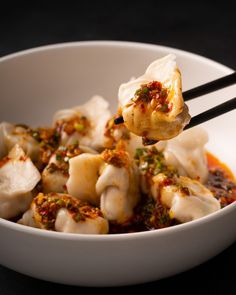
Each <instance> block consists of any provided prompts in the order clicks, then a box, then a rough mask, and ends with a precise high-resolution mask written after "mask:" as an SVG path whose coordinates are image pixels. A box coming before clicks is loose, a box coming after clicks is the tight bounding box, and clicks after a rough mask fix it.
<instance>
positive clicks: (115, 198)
mask: <svg viewBox="0 0 236 295" xmlns="http://www.w3.org/2000/svg"><path fill="white" fill-rule="evenodd" d="M102 156H103V159H104V160H105V162H106V165H105V167H104V168H103V170H102V173H101V176H100V177H99V178H98V181H97V183H96V192H97V193H98V195H100V196H101V199H100V208H101V211H102V213H103V214H104V216H105V217H106V218H107V219H108V220H110V221H115V222H117V223H123V222H125V221H127V220H128V219H129V218H131V217H132V215H133V209H134V207H135V206H136V205H137V203H138V201H139V191H138V178H137V171H136V169H135V167H134V166H133V165H132V162H131V161H130V157H129V156H128V153H127V152H125V151H122V150H121V151H119V150H117V151H116V150H105V151H104V152H103V155H102Z"/></svg>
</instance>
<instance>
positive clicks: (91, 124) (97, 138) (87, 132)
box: [53, 96, 111, 149]
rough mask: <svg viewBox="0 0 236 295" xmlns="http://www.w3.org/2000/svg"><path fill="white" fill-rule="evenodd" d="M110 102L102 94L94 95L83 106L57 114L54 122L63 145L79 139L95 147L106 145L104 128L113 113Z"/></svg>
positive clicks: (99, 147) (82, 142) (83, 143)
mask: <svg viewBox="0 0 236 295" xmlns="http://www.w3.org/2000/svg"><path fill="white" fill-rule="evenodd" d="M108 106H109V104H108V102H107V101H105V100H104V99H103V98H102V97H100V96H93V97H92V98H91V99H90V100H89V101H88V102H86V103H85V104H83V105H81V106H77V107H74V108H72V109H68V110H62V111H59V112H57V113H56V114H55V116H54V120H53V122H54V123H53V124H54V127H55V128H56V130H57V131H58V132H59V134H60V136H61V140H60V144H61V145H70V144H74V143H75V142H76V141H78V142H79V143H80V144H82V145H86V146H90V147H92V148H93V149H101V148H102V147H103V146H104V141H105V137H104V130H105V125H106V123H107V121H108V119H109V118H110V117H111V113H110V111H109V109H108Z"/></svg>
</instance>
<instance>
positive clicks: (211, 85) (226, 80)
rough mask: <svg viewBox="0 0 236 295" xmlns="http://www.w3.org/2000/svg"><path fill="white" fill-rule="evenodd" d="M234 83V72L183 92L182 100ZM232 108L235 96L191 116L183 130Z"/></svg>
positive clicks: (235, 102)
mask: <svg viewBox="0 0 236 295" xmlns="http://www.w3.org/2000/svg"><path fill="white" fill-rule="evenodd" d="M235 83H236V72H234V73H232V74H230V75H227V76H225V77H222V78H219V79H216V80H213V81H211V82H208V83H206V84H203V85H200V86H197V87H195V88H192V89H189V90H187V91H185V92H183V97H184V101H188V100H191V99H193V98H196V97H199V96H202V95H204V94H207V93H210V92H213V91H216V90H220V89H222V88H225V87H227V86H230V85H233V84H235ZM234 109H236V98H233V99H231V100H229V101H226V102H224V103H222V104H220V105H218V106H216V107H214V108H212V109H209V110H208V111H205V112H203V113H201V114H199V115H197V116H195V117H193V118H192V119H191V121H190V123H189V124H188V125H187V126H186V127H185V130H186V129H189V128H191V127H194V126H196V125H198V124H201V123H204V122H206V121H208V120H211V119H213V118H215V117H218V116H220V115H223V114H224V113H227V112H230V111H232V110H234ZM114 122H115V124H121V123H124V119H123V117H118V118H116V119H115V120H114Z"/></svg>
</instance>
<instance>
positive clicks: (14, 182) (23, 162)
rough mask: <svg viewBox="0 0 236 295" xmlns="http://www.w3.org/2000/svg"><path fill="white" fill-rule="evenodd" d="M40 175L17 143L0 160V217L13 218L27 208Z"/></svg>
mask: <svg viewBox="0 0 236 295" xmlns="http://www.w3.org/2000/svg"><path fill="white" fill-rule="evenodd" d="M40 178H41V176H40V173H39V171H38V170H37V168H36V167H35V166H34V164H33V163H32V161H31V159H30V158H29V157H27V156H26V155H25V153H24V151H23V149H22V148H21V147H20V146H19V145H15V146H14V147H13V149H12V150H11V151H10V152H9V154H8V156H7V157H6V158H3V159H2V161H1V162H0V217H1V218H6V219H8V218H13V217H15V216H17V215H19V214H20V213H23V212H24V211H25V210H27V209H28V207H29V205H30V203H31V200H32V193H31V192H32V190H33V189H34V188H35V186H36V185H37V183H38V182H39V180H40Z"/></svg>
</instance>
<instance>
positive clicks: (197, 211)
mask: <svg viewBox="0 0 236 295" xmlns="http://www.w3.org/2000/svg"><path fill="white" fill-rule="evenodd" d="M165 178H166V176H165V175H164V174H158V175H157V176H155V177H153V183H154V185H153V186H152V195H153V197H154V198H155V199H157V195H159V197H160V200H161V202H162V203H163V204H164V205H165V206H167V207H168V208H170V217H171V218H175V219H177V220H179V221H180V222H188V221H191V220H195V219H199V218H201V217H204V216H206V215H209V214H211V213H213V212H216V211H218V210H220V208H221V207H220V202H219V201H218V200H217V199H216V198H215V197H214V196H213V194H212V193H211V191H210V190H208V189H207V188H206V187H205V186H204V185H202V184H201V183H200V182H199V181H197V180H193V179H190V178H188V177H184V176H180V177H179V178H178V179H177V184H170V185H164V186H163V185H162V183H163V181H164V180H165ZM183 188H184V189H185V190H186V189H187V191H188V192H189V194H186V193H185V190H183Z"/></svg>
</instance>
